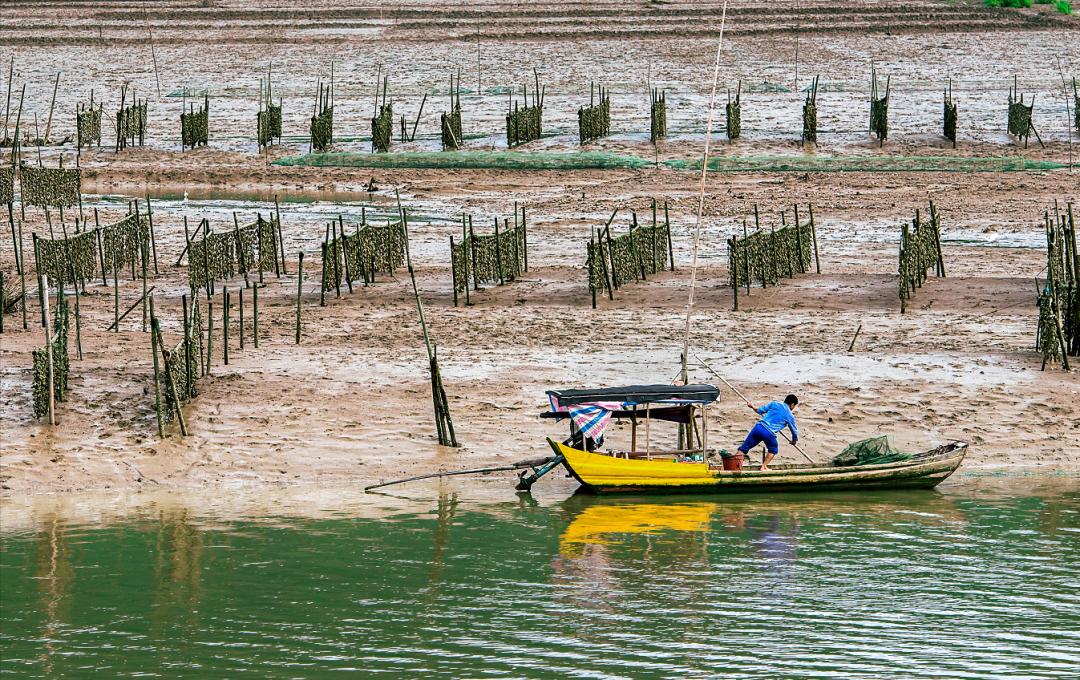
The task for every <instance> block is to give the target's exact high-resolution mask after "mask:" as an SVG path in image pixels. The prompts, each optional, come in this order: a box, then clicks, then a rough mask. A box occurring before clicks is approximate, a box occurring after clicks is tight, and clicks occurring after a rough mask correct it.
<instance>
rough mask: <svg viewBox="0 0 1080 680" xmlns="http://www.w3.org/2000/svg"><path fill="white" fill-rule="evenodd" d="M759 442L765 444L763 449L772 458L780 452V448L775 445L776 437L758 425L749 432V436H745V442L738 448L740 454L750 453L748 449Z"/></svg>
mask: <svg viewBox="0 0 1080 680" xmlns="http://www.w3.org/2000/svg"><path fill="white" fill-rule="evenodd" d="M761 442H765V448H766V449H767V450H768V452H769V453H771V454H773V455H774V456H775V455H776V452H777V451H779V450H780V447H779V446H778V445H777V443H776V435H775V434H773V433H772V432H769V428H767V427H765V425H763V424H762V423H758V424H757V425H755V426H754V429H752V430H750V434H748V435H746V441H744V442H743V443H742V446H740V447H739V451H741V452H742V453H750V449H752V448H754V447H755V446H757V445H758V444H760V443H761Z"/></svg>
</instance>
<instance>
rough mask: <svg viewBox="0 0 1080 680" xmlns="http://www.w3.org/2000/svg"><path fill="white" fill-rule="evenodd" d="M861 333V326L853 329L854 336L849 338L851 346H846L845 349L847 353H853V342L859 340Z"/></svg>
mask: <svg viewBox="0 0 1080 680" xmlns="http://www.w3.org/2000/svg"><path fill="white" fill-rule="evenodd" d="M861 332H862V324H859V327H858V328H856V329H855V336H854V337H852V338H851V344H850V345H848V348H847V351H848V352H854V351H855V341H856V340H858V339H859V333H861Z"/></svg>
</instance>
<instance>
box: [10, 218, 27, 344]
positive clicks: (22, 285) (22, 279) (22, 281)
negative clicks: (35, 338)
mask: <svg viewBox="0 0 1080 680" xmlns="http://www.w3.org/2000/svg"><path fill="white" fill-rule="evenodd" d="M9 207H10V206H9ZM19 264H20V265H21V266H20V268H19V289H20V291H21V292H22V300H21V303H20V305H19V306H20V307H22V327H23V330H24V331H25V330H26V329H27V328H26V257H25V255H24V251H23V237H22V222H19Z"/></svg>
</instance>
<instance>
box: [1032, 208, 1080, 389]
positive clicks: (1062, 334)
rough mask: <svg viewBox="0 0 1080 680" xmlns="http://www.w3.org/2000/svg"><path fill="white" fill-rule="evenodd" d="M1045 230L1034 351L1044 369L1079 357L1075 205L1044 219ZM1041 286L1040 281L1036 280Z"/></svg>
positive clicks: (1079, 262) (1079, 263)
mask: <svg viewBox="0 0 1080 680" xmlns="http://www.w3.org/2000/svg"><path fill="white" fill-rule="evenodd" d="M1043 220H1044V227H1045V230H1046V260H1047V261H1046V281H1045V282H1044V283H1043V284H1042V285H1041V286H1039V299H1038V304H1039V325H1038V328H1037V331H1036V335H1035V348H1036V350H1037V351H1039V352H1041V353H1042V357H1043V362H1042V368H1043V369H1044V370H1045V369H1046V365H1047V364H1048V363H1059V362H1060V363H1061V365H1062V367H1063V368H1065V369H1066V370H1068V369H1069V357H1070V356H1080V292H1078V288H1080V249H1078V245H1080V244H1078V242H1077V235H1076V220H1075V219H1074V216H1073V206H1072V203H1070V204H1068V207H1067V208H1066V210H1065V212H1064V213H1063V212H1062V211H1061V210H1060V209H1059V208H1058V206H1057V205H1056V204H1055V206H1054V214H1053V215H1051V214H1050V211H1046V212H1045V213H1044V216H1043ZM1036 283H1037V284H1038V280H1037V279H1036Z"/></svg>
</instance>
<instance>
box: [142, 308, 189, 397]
mask: <svg viewBox="0 0 1080 680" xmlns="http://www.w3.org/2000/svg"><path fill="white" fill-rule="evenodd" d="M195 304H199V302H198V298H195ZM180 308H181V311H182V313H183V314H184V376H186V380H187V384H188V385H193V384H194V383H195V367H194V366H193V365H192V363H191V352H190V351H189V350H190V346H189V345H188V341H189V340H190V339H191V317H190V316H189V315H188V298H187V295H181V296H180ZM151 311H153V310H151ZM150 316H151V318H153V316H154V315H153V314H151V315H150Z"/></svg>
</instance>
